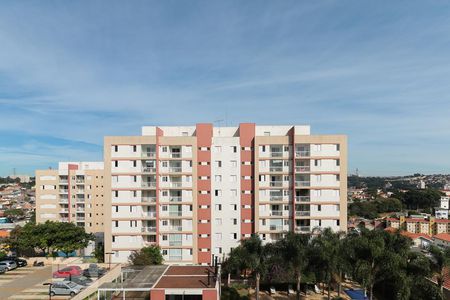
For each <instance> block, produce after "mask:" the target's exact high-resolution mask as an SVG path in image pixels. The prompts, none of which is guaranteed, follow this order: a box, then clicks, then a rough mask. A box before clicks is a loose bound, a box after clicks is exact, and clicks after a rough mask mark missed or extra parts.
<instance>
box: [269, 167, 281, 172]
mask: <svg viewBox="0 0 450 300" xmlns="http://www.w3.org/2000/svg"><path fill="white" fill-rule="evenodd" d="M270 172H283V167H270Z"/></svg>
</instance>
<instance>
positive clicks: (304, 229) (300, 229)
mask: <svg viewBox="0 0 450 300" xmlns="http://www.w3.org/2000/svg"><path fill="white" fill-rule="evenodd" d="M295 231H298V232H310V231H311V227H310V226H295Z"/></svg>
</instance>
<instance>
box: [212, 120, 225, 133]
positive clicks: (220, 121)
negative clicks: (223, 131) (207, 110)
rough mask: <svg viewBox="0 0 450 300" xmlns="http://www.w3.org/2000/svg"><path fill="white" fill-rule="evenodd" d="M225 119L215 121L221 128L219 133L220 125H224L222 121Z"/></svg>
mask: <svg viewBox="0 0 450 300" xmlns="http://www.w3.org/2000/svg"><path fill="white" fill-rule="evenodd" d="M223 121H224V120H223V119H220V120H215V121H214V123H217V127H218V128H219V135H220V126H221V125H222V122H223Z"/></svg>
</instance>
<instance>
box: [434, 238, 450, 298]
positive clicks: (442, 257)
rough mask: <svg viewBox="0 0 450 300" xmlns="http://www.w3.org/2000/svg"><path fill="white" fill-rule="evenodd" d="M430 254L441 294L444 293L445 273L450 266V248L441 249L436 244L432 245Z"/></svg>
mask: <svg viewBox="0 0 450 300" xmlns="http://www.w3.org/2000/svg"><path fill="white" fill-rule="evenodd" d="M429 250H430V254H431V255H432V258H431V265H432V269H433V271H434V272H435V273H437V275H436V281H437V284H438V287H439V290H440V291H441V295H443V293H444V281H445V275H446V273H447V272H448V267H449V266H450V249H449V248H446V249H445V250H441V249H439V248H437V247H435V246H430V249H429Z"/></svg>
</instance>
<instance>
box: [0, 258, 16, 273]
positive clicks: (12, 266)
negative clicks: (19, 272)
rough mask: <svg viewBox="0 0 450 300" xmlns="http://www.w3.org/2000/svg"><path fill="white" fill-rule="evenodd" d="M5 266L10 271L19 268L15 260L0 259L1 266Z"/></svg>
mask: <svg viewBox="0 0 450 300" xmlns="http://www.w3.org/2000/svg"><path fill="white" fill-rule="evenodd" d="M1 266H4V267H6V269H7V270H8V271H11V270H14V269H15V268H17V264H16V262H15V261H12V260H2V261H0V267H1Z"/></svg>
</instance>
